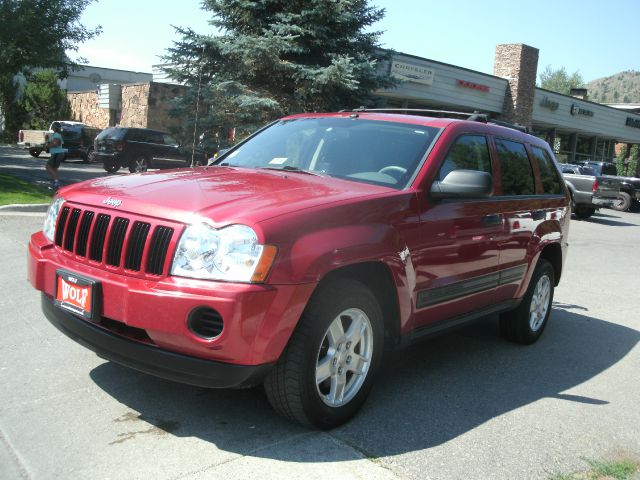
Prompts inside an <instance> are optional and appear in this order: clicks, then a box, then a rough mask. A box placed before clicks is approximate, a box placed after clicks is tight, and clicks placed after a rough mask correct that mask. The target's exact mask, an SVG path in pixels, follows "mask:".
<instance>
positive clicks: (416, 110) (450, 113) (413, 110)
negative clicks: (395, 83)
mask: <svg viewBox="0 0 640 480" xmlns="http://www.w3.org/2000/svg"><path fill="white" fill-rule="evenodd" d="M341 111H344V110H341ZM351 111H352V112H380V113H385V112H408V113H435V114H438V115H442V116H449V117H452V116H459V117H464V118H465V119H466V118H467V117H468V116H469V115H470V113H469V112H453V111H450V110H434V109H426V108H402V107H398V108H367V107H360V108H354V109H353V110H351Z"/></svg>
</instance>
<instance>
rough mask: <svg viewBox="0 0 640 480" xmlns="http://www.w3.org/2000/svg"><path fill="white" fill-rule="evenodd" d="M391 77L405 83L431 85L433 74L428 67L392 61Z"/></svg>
mask: <svg viewBox="0 0 640 480" xmlns="http://www.w3.org/2000/svg"><path fill="white" fill-rule="evenodd" d="M391 76H393V77H395V78H397V79H399V80H404V81H406V82H414V83H422V84H423V85H432V84H433V76H434V72H433V69H431V68H428V67H421V66H420V65H414V64H412V63H404V62H396V61H393V62H391Z"/></svg>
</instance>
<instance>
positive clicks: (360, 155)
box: [216, 118, 438, 188]
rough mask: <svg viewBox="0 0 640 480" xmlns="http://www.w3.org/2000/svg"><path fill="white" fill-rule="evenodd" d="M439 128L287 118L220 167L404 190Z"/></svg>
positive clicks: (221, 161) (224, 158) (227, 157)
mask: <svg viewBox="0 0 640 480" xmlns="http://www.w3.org/2000/svg"><path fill="white" fill-rule="evenodd" d="M437 133H438V129H436V128H433V127H426V126H421V125H407V124H403V123H392V122H382V121H374V120H365V119H361V118H300V119H292V120H282V121H280V122H277V123H276V124H274V125H272V126H270V127H269V128H267V129H266V130H263V131H262V132H260V133H258V134H257V135H256V136H255V137H253V138H250V139H249V140H248V141H247V142H246V143H244V144H242V145H240V146H239V147H238V148H236V149H235V150H233V151H231V152H230V153H229V154H227V155H224V156H222V157H221V158H220V159H219V160H218V161H217V162H216V164H222V165H231V166H237V167H248V168H270V169H289V170H291V169H302V170H305V171H310V172H318V173H321V174H324V175H328V176H332V177H339V178H344V179H348V180H353V181H356V182H362V183H373V184H377V185H385V186H390V187H393V188H404V187H405V186H406V185H407V183H408V182H409V180H410V179H411V178H412V177H413V175H414V173H415V171H416V169H417V168H418V166H419V164H420V161H421V159H422V158H423V157H424V155H425V153H426V152H427V149H428V148H429V146H430V145H431V143H432V142H433V140H434V139H435V137H436V134H437Z"/></svg>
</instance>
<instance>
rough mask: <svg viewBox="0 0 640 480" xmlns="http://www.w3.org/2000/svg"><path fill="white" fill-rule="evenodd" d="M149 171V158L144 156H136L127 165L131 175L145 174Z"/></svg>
mask: <svg viewBox="0 0 640 480" xmlns="http://www.w3.org/2000/svg"><path fill="white" fill-rule="evenodd" d="M147 170H149V157H147V156H146V155H136V156H135V157H133V159H132V160H131V162H130V163H129V171H130V172H131V173H140V172H146V171H147Z"/></svg>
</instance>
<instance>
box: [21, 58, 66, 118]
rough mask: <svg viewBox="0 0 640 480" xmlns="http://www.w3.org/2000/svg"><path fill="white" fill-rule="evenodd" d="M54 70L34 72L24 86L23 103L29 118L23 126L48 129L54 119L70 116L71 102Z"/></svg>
mask: <svg viewBox="0 0 640 480" xmlns="http://www.w3.org/2000/svg"><path fill="white" fill-rule="evenodd" d="M57 80H58V78H57V75H56V74H55V72H54V71H53V70H43V71H41V72H38V73H36V74H34V75H33V76H32V78H31V80H29V82H27V84H26V85H25V87H24V93H23V99H22V103H23V105H24V109H25V112H26V113H27V115H28V120H27V121H26V122H24V123H23V125H22V126H23V128H32V129H37V130H46V129H48V128H49V125H50V124H51V122H52V121H53V120H56V119H65V118H67V117H68V116H69V113H70V109H69V102H68V101H67V96H66V95H65V92H64V91H63V90H61V89H60V87H59V86H58V81H57Z"/></svg>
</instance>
